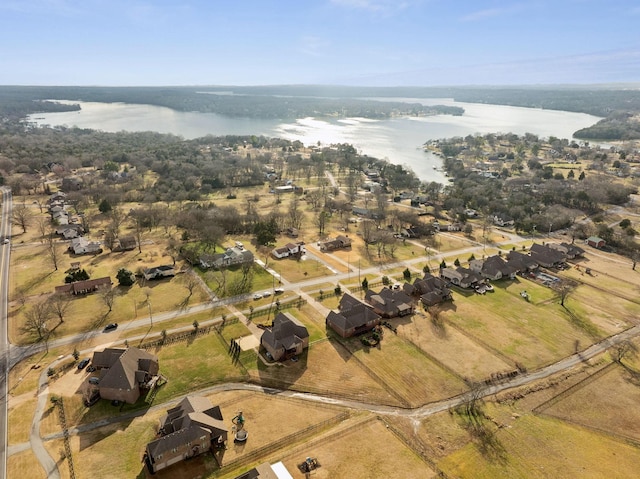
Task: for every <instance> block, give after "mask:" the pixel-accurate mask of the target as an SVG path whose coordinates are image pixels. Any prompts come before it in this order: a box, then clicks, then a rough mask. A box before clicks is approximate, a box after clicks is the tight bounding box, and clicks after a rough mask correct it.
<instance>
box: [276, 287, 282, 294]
mask: <svg viewBox="0 0 640 479" xmlns="http://www.w3.org/2000/svg"><path fill="white" fill-rule="evenodd" d="M273 291H274V292H275V293H276V294H282V293H284V288H276V289H274V290H273Z"/></svg>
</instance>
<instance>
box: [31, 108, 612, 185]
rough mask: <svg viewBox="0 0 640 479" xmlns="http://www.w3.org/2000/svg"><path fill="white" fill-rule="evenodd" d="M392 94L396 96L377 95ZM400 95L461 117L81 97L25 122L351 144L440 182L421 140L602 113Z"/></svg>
mask: <svg viewBox="0 0 640 479" xmlns="http://www.w3.org/2000/svg"><path fill="white" fill-rule="evenodd" d="M376 99H377V100H382V101H384V100H394V101H398V100H399V99H398V98H389V99H385V98H376ZM400 100H402V101H408V102H416V103H423V104H427V105H434V104H440V105H451V106H459V107H462V108H464V110H465V113H464V115H462V116H451V115H437V116H430V117H402V118H391V119H387V120H370V119H366V118H343V119H331V120H327V119H318V118H300V119H298V120H296V121H289V122H283V121H280V120H261V119H253V118H229V117H225V116H221V115H217V114H215V113H200V112H179V111H175V110H171V109H169V108H164V107H159V106H152V105H136V104H124V103H94V102H72V103H79V104H80V106H81V110H80V111H74V112H62V113H46V114H43V113H38V114H34V115H31V116H30V121H33V122H35V123H37V124H38V125H51V126H61V125H66V126H69V127H71V126H77V127H79V128H91V129H96V130H103V131H110V132H117V131H157V132H160V133H173V134H175V135H180V136H182V137H184V138H187V139H192V138H198V137H201V136H206V135H219V136H222V135H264V136H269V137H280V138H286V139H289V140H300V141H302V142H303V143H304V144H305V145H311V144H317V143H318V142H320V143H321V144H325V145H328V144H332V143H350V144H352V145H353V146H354V147H355V148H356V149H357V150H358V151H359V152H361V153H363V154H366V155H369V156H373V157H376V158H380V159H387V160H388V161H390V162H391V163H395V164H401V165H406V166H408V167H410V168H411V169H413V171H414V172H415V173H416V174H417V175H418V177H419V178H420V179H421V180H423V181H438V182H441V183H445V182H446V181H447V178H445V177H444V174H443V172H442V171H440V170H436V169H435V168H440V166H441V160H440V158H438V157H437V156H435V155H434V154H432V153H431V152H425V151H424V150H423V149H422V145H423V144H424V143H425V142H427V141H429V140H435V139H439V138H450V137H453V136H463V137H464V136H467V135H474V134H485V133H515V134H518V135H523V134H524V133H533V134H535V135H539V136H541V137H549V136H555V137H558V138H571V137H572V135H573V132H575V131H577V130H579V129H580V128H584V127H587V126H590V125H593V124H594V123H596V122H597V121H598V120H600V118H598V117H596V116H592V115H587V114H584V113H572V112H566V111H555V110H542V109H535V108H521V107H512V106H501V105H487V104H476V103H463V102H456V101H453V100H448V99H441V98H436V99H417V98H403V99H400Z"/></svg>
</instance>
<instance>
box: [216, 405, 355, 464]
mask: <svg viewBox="0 0 640 479" xmlns="http://www.w3.org/2000/svg"><path fill="white" fill-rule="evenodd" d="M348 417H349V413H348V412H343V413H341V414H338V415H337V416H334V417H332V418H329V419H327V420H325V421H322V422H319V423H317V424H313V425H311V426H308V427H306V428H304V429H301V430H300V431H298V432H295V433H293V434H290V435H288V436H285V437H283V438H281V439H278V440H277V441H273V442H270V443H269V444H267V445H265V446H262V447H260V448H258V449H256V450H255V451H252V452H250V453H248V454H244V455H242V456H240V457H238V458H236V459H234V460H233V461H230V462H229V463H227V464H225V465H224V466H223V467H222V469H221V470H222V471H223V472H228V471H231V470H233V469H235V468H237V467H239V466H240V465H242V464H249V463H251V462H254V461H257V460H258V459H259V458H262V457H265V456H267V455H269V454H271V453H273V452H275V451H277V450H278V449H281V448H283V447H285V446H290V445H291V444H293V443H295V442H298V441H301V440H302V439H305V438H307V437H310V436H312V435H313V434H315V433H316V432H317V431H319V430H321V429H325V428H327V427H329V426H334V425H336V424H339V423H340V422H342V421H344V420H345V419H347V418H348Z"/></svg>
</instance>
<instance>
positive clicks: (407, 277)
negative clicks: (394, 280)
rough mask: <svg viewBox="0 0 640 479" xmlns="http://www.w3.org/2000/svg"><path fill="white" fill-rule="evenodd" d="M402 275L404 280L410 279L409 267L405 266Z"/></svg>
mask: <svg viewBox="0 0 640 479" xmlns="http://www.w3.org/2000/svg"><path fill="white" fill-rule="evenodd" d="M402 276H403V277H404V280H405V281H411V271H409V268H406V269H405V270H404V271H403V272H402Z"/></svg>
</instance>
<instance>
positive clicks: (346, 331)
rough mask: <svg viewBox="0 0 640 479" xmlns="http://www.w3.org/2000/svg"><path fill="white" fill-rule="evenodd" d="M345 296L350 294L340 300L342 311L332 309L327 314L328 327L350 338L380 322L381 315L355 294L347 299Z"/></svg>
mask: <svg viewBox="0 0 640 479" xmlns="http://www.w3.org/2000/svg"><path fill="white" fill-rule="evenodd" d="M345 296H349V295H347V294H345V295H344V296H343V297H342V299H341V300H340V312H339V313H336V312H335V311H331V312H329V314H328V315H327V317H326V319H325V323H326V325H327V327H329V328H331V329H333V330H334V331H335V332H336V333H338V334H339V335H340V336H342V337H343V338H348V337H351V336H355V335H356V334H361V333H365V332H367V331H370V330H371V329H372V328H373V327H374V326H377V325H378V324H380V316H379V315H378V314H377V313H376V312H375V311H373V309H372V308H371V307H369V306H368V305H366V304H364V303H362V302H361V301H358V300H357V299H355V298H354V297H353V296H349V298H347V299H346V300H345V299H344V297H345ZM343 300H344V301H343Z"/></svg>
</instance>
